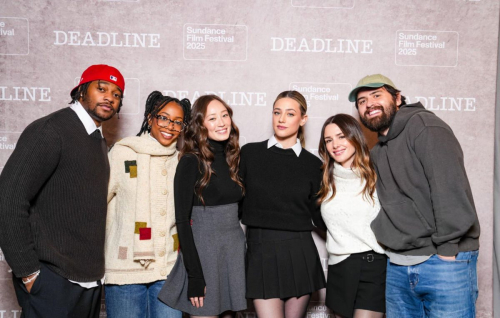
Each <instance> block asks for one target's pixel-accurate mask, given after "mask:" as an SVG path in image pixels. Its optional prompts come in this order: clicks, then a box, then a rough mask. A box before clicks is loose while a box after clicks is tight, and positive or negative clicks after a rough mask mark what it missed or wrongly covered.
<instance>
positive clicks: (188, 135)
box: [180, 95, 245, 205]
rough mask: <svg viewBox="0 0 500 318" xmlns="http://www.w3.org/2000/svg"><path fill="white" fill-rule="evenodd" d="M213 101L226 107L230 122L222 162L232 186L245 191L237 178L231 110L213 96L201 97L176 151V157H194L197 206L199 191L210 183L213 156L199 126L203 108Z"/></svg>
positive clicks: (235, 134) (236, 146) (237, 154)
mask: <svg viewBox="0 0 500 318" xmlns="http://www.w3.org/2000/svg"><path fill="white" fill-rule="evenodd" d="M213 100H217V101H219V102H221V103H222V105H224V107H226V109H227V112H228V113H229V117H230V118H231V132H230V134H229V139H228V142H227V144H226V148H225V149H224V153H225V155H226V162H227V164H228V165H229V175H230V177H231V180H233V181H234V182H236V183H237V184H238V185H239V186H240V187H241V191H242V192H243V193H244V192H245V188H244V186H243V183H242V182H241V180H240V177H239V175H238V172H239V165H240V146H239V144H238V140H239V136H240V133H239V130H238V127H237V126H236V125H235V124H234V121H233V110H232V109H231V107H229V105H227V104H226V102H224V101H223V100H222V99H221V98H220V97H219V96H217V95H203V96H200V97H199V98H198V99H197V100H196V102H195V103H194V105H193V108H192V109H191V122H190V123H189V126H188V127H187V129H186V132H185V133H184V145H183V147H182V149H181V151H180V156H181V157H182V156H183V155H185V154H188V153H190V154H193V155H195V156H196V157H198V169H199V171H200V172H201V173H202V177H201V179H200V180H198V181H197V182H196V186H195V193H196V195H197V196H198V198H199V199H200V201H201V203H202V204H203V205H205V200H203V196H202V193H203V189H205V187H206V186H207V185H208V183H209V182H210V178H211V176H212V174H213V173H214V171H213V170H212V166H211V165H212V162H213V161H214V153H213V151H212V150H211V149H210V145H209V143H208V131H207V129H206V128H205V126H204V125H203V122H204V121H205V116H206V113H207V106H208V104H210V102H211V101H213Z"/></svg>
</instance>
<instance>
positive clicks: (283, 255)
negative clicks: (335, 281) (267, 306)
mask: <svg viewBox="0 0 500 318" xmlns="http://www.w3.org/2000/svg"><path fill="white" fill-rule="evenodd" d="M324 287H326V283H325V275H324V271H323V268H322V266H321V261H320V258H319V254H318V250H317V248H316V245H315V244H314V240H313V238H312V235H311V232H292V231H282V230H269V229H261V228H253V227H249V228H248V229H247V255H246V297H247V298H250V299H270V298H280V299H286V298H290V297H300V296H303V295H306V294H310V293H312V292H314V291H317V290H319V289H322V288H324Z"/></svg>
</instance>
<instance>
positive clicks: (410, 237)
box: [371, 198, 434, 250]
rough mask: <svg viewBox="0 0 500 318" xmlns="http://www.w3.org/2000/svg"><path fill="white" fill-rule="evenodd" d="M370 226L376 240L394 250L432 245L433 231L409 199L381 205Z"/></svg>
mask: <svg viewBox="0 0 500 318" xmlns="http://www.w3.org/2000/svg"><path fill="white" fill-rule="evenodd" d="M371 226H372V229H373V231H374V232H375V235H376V237H377V240H378V241H380V242H381V243H382V244H384V245H386V246H388V247H390V248H392V249H394V250H409V249H414V248H419V247H423V246H428V245H430V244H432V243H431V235H432V233H434V229H433V227H432V226H431V225H430V224H429V223H428V222H427V220H426V219H425V218H424V216H423V215H422V213H420V211H419V210H418V208H417V206H416V205H415V203H414V202H413V201H411V200H410V199H406V198H405V199H403V200H402V201H399V202H396V203H391V204H383V205H382V209H381V211H380V213H379V215H378V216H377V217H376V218H375V220H373V222H372V225H371Z"/></svg>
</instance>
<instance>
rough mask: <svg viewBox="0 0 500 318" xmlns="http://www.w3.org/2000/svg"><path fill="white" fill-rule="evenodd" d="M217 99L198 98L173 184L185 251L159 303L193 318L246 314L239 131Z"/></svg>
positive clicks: (179, 229)
mask: <svg viewBox="0 0 500 318" xmlns="http://www.w3.org/2000/svg"><path fill="white" fill-rule="evenodd" d="M232 114H233V113H232V110H231V108H230V107H229V106H228V105H227V104H226V103H225V102H224V101H223V100H222V99H220V98H219V97H217V96H215V95H205V96H201V97H199V98H198V100H197V101H196V102H195V103H194V105H193V109H192V121H191V123H190V124H189V126H188V129H187V131H186V133H185V140H184V146H183V148H182V150H181V158H180V160H179V164H178V166H177V171H176V175H175V180H174V197H175V216H176V225H177V231H178V235H179V242H180V251H181V253H180V254H179V257H178V259H177V262H176V264H175V266H174V268H173V269H172V271H171V273H170V275H169V276H168V277H167V281H166V283H165V285H164V287H163V289H162V290H161V292H160V294H159V296H158V298H159V299H160V300H162V301H163V302H165V303H166V304H167V305H169V306H170V307H172V308H175V309H179V310H182V311H184V312H186V313H189V314H190V315H191V316H192V317H196V316H203V317H207V316H213V317H217V316H218V315H219V314H221V313H224V312H226V311H239V310H243V309H245V308H246V299H245V277H244V275H245V264H244V258H245V236H244V234H243V231H242V229H241V226H240V224H239V220H238V202H239V201H240V200H241V199H242V197H243V193H244V189H243V184H242V182H241V181H240V178H239V174H238V172H239V161H240V157H239V154H240V150H239V145H238V138H239V133H238V128H237V127H236V125H235V124H234V122H233V121H232V118H231V117H232Z"/></svg>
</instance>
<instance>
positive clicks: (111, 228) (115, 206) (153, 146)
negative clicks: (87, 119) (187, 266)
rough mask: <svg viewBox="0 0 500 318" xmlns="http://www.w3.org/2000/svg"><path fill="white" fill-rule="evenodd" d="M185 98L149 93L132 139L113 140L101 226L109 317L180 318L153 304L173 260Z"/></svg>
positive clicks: (176, 246)
mask: <svg viewBox="0 0 500 318" xmlns="http://www.w3.org/2000/svg"><path fill="white" fill-rule="evenodd" d="M190 112H191V104H190V102H189V100H188V99H183V100H178V99H177V98H173V97H169V96H163V95H162V94H161V93H160V92H158V91H154V92H152V93H151V94H150V95H149V96H148V99H147V101H146V110H145V112H144V121H143V123H142V126H141V129H140V131H139V133H138V134H137V136H133V137H127V138H124V139H122V140H120V141H118V142H117V143H116V144H115V145H114V147H113V148H112V149H111V151H110V153H109V163H110V168H111V173H110V181H109V189H108V215H107V222H106V249H105V257H106V265H105V266H106V285H105V292H106V311H107V315H108V317H110V318H114V317H119V318H127V317H131V318H132V317H150V318H154V317H162V318H173V317H175V318H181V317H182V313H181V312H180V311H178V310H175V309H172V308H170V307H169V306H167V305H165V304H163V303H162V302H160V301H159V300H158V299H157V296H158V292H159V291H160V289H161V287H162V286H163V283H164V280H165V277H166V276H167V275H168V274H169V273H170V270H171V269H172V267H173V266H174V264H175V261H176V259H177V252H178V249H179V243H178V242H179V241H178V239H177V228H176V226H175V211H174V191H173V183H174V175H175V171H176V168H177V164H178V161H179V160H178V151H177V149H176V146H177V138H178V137H179V135H180V134H181V133H182V131H183V130H184V127H185V126H186V125H187V123H188V122H189V118H190Z"/></svg>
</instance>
